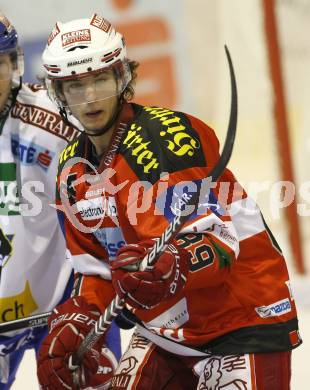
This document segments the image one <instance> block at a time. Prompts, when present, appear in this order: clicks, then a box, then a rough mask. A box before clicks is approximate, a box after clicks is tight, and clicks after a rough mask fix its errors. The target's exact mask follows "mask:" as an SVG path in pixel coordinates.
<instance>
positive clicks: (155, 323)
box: [147, 298, 189, 329]
mask: <svg viewBox="0 0 310 390" xmlns="http://www.w3.org/2000/svg"><path fill="white" fill-rule="evenodd" d="M188 320H189V313H188V309H187V302H186V298H183V299H181V300H180V301H179V302H178V303H176V304H175V305H174V306H172V307H170V308H169V310H167V311H166V312H164V313H162V314H160V315H159V316H157V317H156V318H154V319H153V320H152V321H150V322H148V323H147V325H148V327H151V328H154V327H155V328H165V329H177V328H179V327H181V326H182V325H184V324H185V323H186V322H187V321H188Z"/></svg>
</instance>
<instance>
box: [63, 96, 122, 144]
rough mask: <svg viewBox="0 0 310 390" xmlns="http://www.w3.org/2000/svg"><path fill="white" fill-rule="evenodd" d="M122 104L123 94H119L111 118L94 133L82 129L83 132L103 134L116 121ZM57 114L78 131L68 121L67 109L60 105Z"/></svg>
mask: <svg viewBox="0 0 310 390" xmlns="http://www.w3.org/2000/svg"><path fill="white" fill-rule="evenodd" d="M123 104H124V98H123V94H121V95H120V96H119V98H118V104H117V108H116V109H115V111H114V113H113V115H112V116H111V118H110V119H109V120H108V122H107V124H106V125H105V126H103V127H102V129H101V130H99V131H97V132H96V133H95V134H93V133H88V132H87V131H85V129H84V134H86V135H88V136H89V137H100V136H101V135H103V134H105V133H106V132H107V131H108V130H110V128H111V127H112V125H113V124H114V123H115V122H116V119H117V117H118V115H119V113H120V111H121V110H122V107H123ZM59 114H60V116H61V117H62V119H63V120H64V122H65V123H67V124H68V125H69V126H72V127H74V128H75V129H77V130H79V131H80V129H79V128H78V127H76V126H75V125H74V124H73V123H71V122H70V121H69V119H68V114H67V111H66V109H65V108H64V107H61V108H60V109H59Z"/></svg>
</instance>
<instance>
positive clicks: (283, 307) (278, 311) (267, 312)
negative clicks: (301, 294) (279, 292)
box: [255, 298, 292, 318]
mask: <svg viewBox="0 0 310 390" xmlns="http://www.w3.org/2000/svg"><path fill="white" fill-rule="evenodd" d="M291 310H292V306H291V302H290V301H289V299H288V298H286V299H282V300H281V301H278V302H275V303H272V304H271V305H269V306H259V307H256V308H255V311H256V313H257V314H258V315H259V316H260V317H261V318H267V317H278V316H281V315H283V314H286V313H289V312H290V311H291Z"/></svg>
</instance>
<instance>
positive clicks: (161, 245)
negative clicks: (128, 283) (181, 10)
mask: <svg viewBox="0 0 310 390" xmlns="http://www.w3.org/2000/svg"><path fill="white" fill-rule="evenodd" d="M225 52H226V57H227V61H228V65H229V73H230V82H231V107H230V118H229V124H228V130H227V134H226V139H225V144H224V147H223V151H222V154H221V156H220V158H219V160H218V162H217V164H216V165H215V166H214V167H213V169H212V170H211V171H210V173H209V176H208V179H209V180H210V183H211V182H214V181H216V180H217V179H218V178H219V176H220V175H221V174H222V173H223V171H224V169H225V168H226V166H227V164H228V162H229V160H230V157H231V154H232V150H233V145H234V141H235V135H236V128H237V111H238V98H237V85H236V79H235V73H234V68H233V64H232V61H231V57H230V53H229V50H228V48H227V46H226V45H225ZM199 195H200V194H199V191H196V192H195V193H194V194H193V195H192V196H191V197H190V199H189V200H188V203H187V204H186V205H188V204H191V205H195V206H197V205H198V202H199ZM194 210H195V207H194ZM191 215H192V213H187V214H186V215H184V214H182V213H181V211H180V212H179V213H177V215H176V216H175V218H174V219H173V220H172V221H171V222H170V223H169V225H168V227H167V228H166V229H165V231H164V232H163V234H162V235H161V237H160V238H159V239H158V240H157V241H156V244H155V245H154V247H153V248H152V249H151V251H150V252H149V253H148V254H147V255H146V256H145V257H144V259H143V260H142V263H141V264H142V269H145V268H146V267H148V266H151V265H152V264H153V263H154V261H155V260H156V259H157V258H158V256H159V255H160V254H161V253H162V252H163V251H164V249H165V248H166V246H167V245H168V244H169V243H170V242H171V240H172V239H173V238H174V237H175V236H176V235H177V234H178V233H179V232H180V230H181V229H182V227H183V226H184V224H185V223H186V222H187V221H188V220H189V218H190V217H191ZM124 306H125V301H124V300H123V299H121V298H119V297H118V296H116V298H114V300H113V301H112V302H111V304H110V305H109V306H108V308H107V309H106V310H105V312H104V313H103V314H102V315H101V316H100V317H99V319H98V321H97V322H96V324H95V326H94V328H93V329H92V330H91V331H90V332H89V333H88V334H87V335H86V337H85V339H84V340H83V341H82V343H81V344H80V346H79V348H78V350H77V351H76V352H75V353H74V354H73V355H72V356H71V358H70V360H71V362H70V364H71V367H78V366H79V365H80V363H81V361H82V359H83V356H84V354H85V353H86V352H88V351H89V350H90V349H91V348H92V347H93V345H94V344H95V343H96V342H97V341H98V340H99V339H100V338H101V336H103V335H104V334H105V333H106V331H107V329H108V328H109V326H110V324H111V322H112V321H113V320H114V318H115V317H116V316H117V315H118V314H119V313H120V312H121V310H122V309H123V308H124Z"/></svg>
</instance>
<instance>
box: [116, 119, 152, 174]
mask: <svg viewBox="0 0 310 390" xmlns="http://www.w3.org/2000/svg"><path fill="white" fill-rule="evenodd" d="M141 129H142V127H141V126H137V125H136V124H135V123H133V124H132V125H131V127H130V129H129V130H128V133H127V136H126V138H125V140H124V142H123V143H124V145H126V146H127V148H128V149H130V150H131V155H132V156H133V157H135V158H136V162H137V164H138V165H141V166H142V167H143V172H144V173H149V172H150V171H151V170H154V169H157V168H158V166H159V162H158V160H157V157H155V154H154V152H152V151H151V150H150V149H149V145H150V143H151V141H149V142H144V140H143V138H142V136H141V134H140V132H141Z"/></svg>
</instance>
